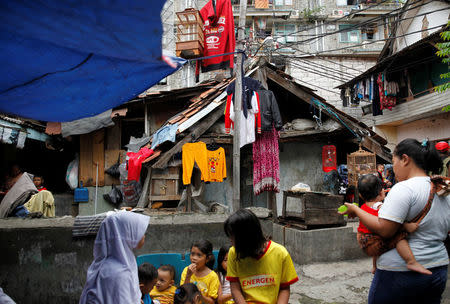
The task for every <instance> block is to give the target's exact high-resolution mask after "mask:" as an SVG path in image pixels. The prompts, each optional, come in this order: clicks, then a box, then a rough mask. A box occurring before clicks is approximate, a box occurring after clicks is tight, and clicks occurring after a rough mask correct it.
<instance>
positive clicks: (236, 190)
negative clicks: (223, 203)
mask: <svg viewBox="0 0 450 304" xmlns="http://www.w3.org/2000/svg"><path fill="white" fill-rule="evenodd" d="M246 14H247V0H241V1H240V6H239V26H238V39H237V42H236V51H243V50H244V38H245V16H246ZM243 61H244V54H242V53H238V54H237V62H236V65H235V69H236V80H235V87H234V88H235V89H234V114H235V117H234V136H233V212H235V211H237V210H239V208H240V206H241V148H240V137H239V136H240V132H239V127H240V124H241V121H240V120H241V111H242V90H243V88H242V79H243V76H244V75H243V70H244V68H243Z"/></svg>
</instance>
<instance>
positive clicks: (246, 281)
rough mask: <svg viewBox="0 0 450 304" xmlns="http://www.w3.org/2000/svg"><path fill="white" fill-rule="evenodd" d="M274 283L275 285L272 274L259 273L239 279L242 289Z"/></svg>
mask: <svg viewBox="0 0 450 304" xmlns="http://www.w3.org/2000/svg"><path fill="white" fill-rule="evenodd" d="M274 285H276V282H275V276H274V275H272V274H260V275H255V276H249V277H245V278H243V279H242V281H241V286H242V288H243V289H250V288H255V287H264V286H274Z"/></svg>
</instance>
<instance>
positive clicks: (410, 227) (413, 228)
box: [403, 223, 419, 233]
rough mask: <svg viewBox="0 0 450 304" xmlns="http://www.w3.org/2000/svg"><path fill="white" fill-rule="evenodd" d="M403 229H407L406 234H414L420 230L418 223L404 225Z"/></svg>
mask: <svg viewBox="0 0 450 304" xmlns="http://www.w3.org/2000/svg"><path fill="white" fill-rule="evenodd" d="M403 228H405V230H406V232H408V233H413V232H414V231H416V230H417V228H419V224H418V223H403Z"/></svg>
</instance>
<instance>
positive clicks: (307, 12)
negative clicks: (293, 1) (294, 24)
mask: <svg viewBox="0 0 450 304" xmlns="http://www.w3.org/2000/svg"><path fill="white" fill-rule="evenodd" d="M323 9H324V7H323V6H319V7H316V8H312V9H309V8H304V9H303V10H302V14H303V18H305V19H306V20H307V21H308V22H314V21H316V20H318V19H319V16H318V15H319V14H320V13H321V12H322V10H323Z"/></svg>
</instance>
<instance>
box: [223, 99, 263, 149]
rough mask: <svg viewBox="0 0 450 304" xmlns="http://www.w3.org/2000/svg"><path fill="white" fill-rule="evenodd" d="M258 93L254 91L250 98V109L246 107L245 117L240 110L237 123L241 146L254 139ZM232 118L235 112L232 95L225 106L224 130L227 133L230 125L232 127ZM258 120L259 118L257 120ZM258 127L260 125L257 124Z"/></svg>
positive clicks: (233, 118)
mask: <svg viewBox="0 0 450 304" xmlns="http://www.w3.org/2000/svg"><path fill="white" fill-rule="evenodd" d="M258 96H259V95H258V93H256V92H254V94H253V97H252V99H251V106H252V108H251V109H248V114H249V115H248V116H247V118H246V117H244V113H243V111H241V112H240V115H241V119H240V124H239V141H240V142H239V146H240V148H242V147H243V146H245V145H246V144H250V143H253V142H254V141H255V127H256V126H255V122H256V121H257V120H256V117H255V116H256V115H257V114H258V113H259V105H258V98H259V97H258ZM234 120H235V112H234V103H233V100H232V95H230V96H229V98H227V104H226V107H225V132H226V133H227V134H229V133H230V127H231V126H232V125H233V128H234V123H233V122H234ZM259 121H260V120H259ZM259 127H260V126H259Z"/></svg>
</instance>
